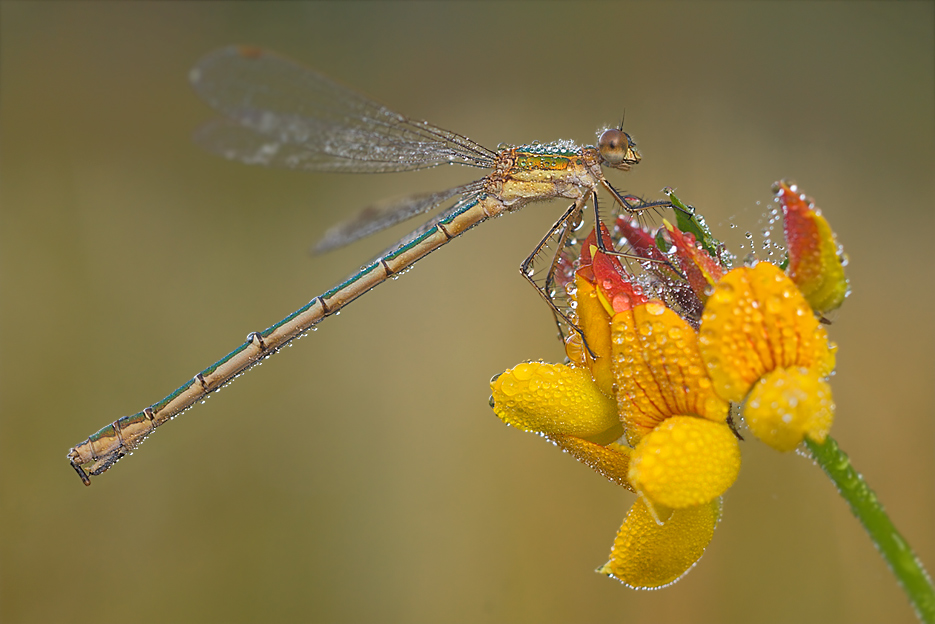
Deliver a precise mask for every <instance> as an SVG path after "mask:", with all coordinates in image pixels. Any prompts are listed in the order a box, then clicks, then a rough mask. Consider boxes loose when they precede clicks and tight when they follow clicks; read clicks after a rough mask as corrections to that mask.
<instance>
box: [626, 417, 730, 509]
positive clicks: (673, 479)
mask: <svg viewBox="0 0 935 624" xmlns="http://www.w3.org/2000/svg"><path fill="white" fill-rule="evenodd" d="M739 471H740V447H739V445H738V444H737V438H736V437H735V436H734V434H733V432H731V430H730V428H729V427H728V426H727V425H725V424H719V423H715V422H711V421H709V420H704V419H702V418H695V417H693V416H673V417H672V418H669V419H667V420H666V421H665V422H663V423H662V424H661V425H659V426H658V427H656V428H655V429H654V430H653V431H652V432H651V433H649V434H648V435H647V436H645V437H644V438H643V439H642V441H640V443H639V444H638V445H637V447H636V449H634V451H633V455H632V456H631V458H630V472H629V479H630V483H632V484H633V486H634V487H635V488H636V489H637V490H638V491H639V492H641V493H642V494H644V495H645V496H646V497H647V498H648V499H649V501H648V502H649V503H651V504H653V505H662V506H664V507H671V508H672V509H684V508H686V507H691V506H694V505H701V504H704V503H707V502H710V501H712V500H714V499H716V498H718V497H719V496H720V495H721V494H723V493H724V492H725V491H726V490H727V488H729V487H730V486H731V485H733V483H734V481H735V480H736V479H737V473H738V472H739Z"/></svg>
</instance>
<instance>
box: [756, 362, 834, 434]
mask: <svg viewBox="0 0 935 624" xmlns="http://www.w3.org/2000/svg"><path fill="white" fill-rule="evenodd" d="M744 420H745V421H746V423H747V426H748V427H749V428H750V431H752V432H753V434H754V435H755V436H756V437H758V438H759V439H760V440H762V441H763V442H766V443H767V444H769V445H770V446H772V447H773V448H774V449H776V450H777V451H783V452H786V451H791V450H793V449H795V447H797V446H798V445H799V443H800V442H802V439H803V438H804V437H805V436H806V435H807V436H808V437H809V438H811V439H812V440H815V441H816V442H824V440H825V437H826V436H827V435H828V432H829V431H830V430H831V423H832V421H833V420H834V400H833V399H832V396H831V387H830V386H829V385H828V384H827V382H825V381H824V380H822V379H821V377H820V375H819V373H818V372H817V371H813V370H809V369H807V368H780V369H777V370H774V371H772V372H770V373H768V374H767V375H766V376H765V377H763V378H762V379H761V380H760V381H758V382H757V383H756V385H755V386H753V390H751V391H750V396H749V397H748V398H747V403H746V405H745V406H744Z"/></svg>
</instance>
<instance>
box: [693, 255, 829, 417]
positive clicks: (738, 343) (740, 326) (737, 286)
mask: <svg viewBox="0 0 935 624" xmlns="http://www.w3.org/2000/svg"><path fill="white" fill-rule="evenodd" d="M698 345H699V348H700V350H701V356H702V358H703V359H704V362H705V365H706V366H707V369H708V374H709V375H710V376H711V380H712V381H713V382H714V388H715V390H716V391H717V393H718V394H719V395H720V396H721V397H722V398H724V399H726V400H728V401H735V402H740V401H742V400H743V398H744V396H746V394H747V392H749V390H750V388H751V387H752V386H753V384H755V383H756V382H757V380H759V379H760V377H762V376H763V375H764V374H766V373H767V372H768V371H771V370H774V369H776V368H784V367H792V366H805V367H808V368H816V369H825V368H828V366H829V358H832V359H831V360H830V362H831V365H832V366H833V356H832V355H831V354H830V353H829V348H828V341H827V334H826V333H825V331H824V329H822V328H821V327H820V326H819V324H818V320H817V319H816V318H815V316H814V315H813V314H812V309H811V307H810V306H809V305H808V302H806V301H805V298H804V297H803V296H802V293H801V292H799V289H798V288H797V287H796V285H795V284H794V283H792V281H791V280H790V279H789V278H788V277H786V275H785V274H784V273H783V272H782V271H780V270H779V269H778V268H777V267H775V266H774V265H772V264H770V263H768V262H760V263H759V264H757V265H756V266H755V267H753V268H752V269H751V268H748V267H742V268H739V269H734V270H733V271H731V272H730V273H728V274H727V275H725V276H724V277H723V278H722V279H721V281H720V282H718V285H717V287H716V288H715V290H714V293H713V294H712V295H711V296H710V297H709V298H708V301H707V303H706V304H705V310H704V314H702V317H701V330H700V332H699V337H698Z"/></svg>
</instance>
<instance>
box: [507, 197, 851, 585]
mask: <svg viewBox="0 0 935 624" xmlns="http://www.w3.org/2000/svg"><path fill="white" fill-rule="evenodd" d="M776 188H777V193H778V195H779V200H780V201H781V202H782V204H783V208H784V214H785V216H786V233H787V237H789V238H790V241H789V256H790V257H789V271H790V276H791V278H792V279H790V277H788V276H786V274H785V273H783V271H782V270H781V269H779V268H778V267H776V266H774V265H772V264H769V263H767V262H760V263H759V264H756V265H755V266H753V267H743V268H738V269H734V270H732V271H728V270H727V269H728V265H729V262H730V260H729V258H730V257H731V256H730V254H728V253H726V250H724V248H723V245H720V243H718V242H717V241H716V240H715V239H714V238H713V237H712V236H711V234H710V232H709V231H708V230H707V228H706V227H705V225H704V222H703V219H700V218H697V216H696V215H695V214H694V212H693V211H692V210H690V209H689V208H687V207H685V206H684V205H683V204H681V202H679V201H678V199H677V198H676V197H675V196H674V195H671V194H670V197H671V198H672V200H673V205H675V206H676V207H677V208H679V210H681V212H680V213H677V218H678V222H679V226H680V227H681V228H682V229H686V228H687V230H686V231H685V232H683V231H682V230H680V229H679V228H677V227H675V226H673V225H671V224H669V223H668V222H665V223H664V227H665V233H664V235H661V234H660V233H656V234H652V233H650V232H647V231H645V230H643V229H642V228H640V227H639V226H638V225H636V224H634V223H632V222H630V221H627V220H618V222H617V227H618V233H619V234H620V235H621V236H623V237H624V238H626V239H627V240H628V241H629V242H630V244H631V248H632V249H633V250H634V252H635V253H637V254H639V255H641V256H642V257H644V258H646V259H648V260H651V261H652V262H653V263H655V264H651V265H650V266H649V267H648V268H647V270H646V271H645V274H644V280H643V281H642V282H638V281H637V280H636V278H634V277H633V276H631V275H629V274H628V273H627V272H626V271H625V270H624V268H623V265H622V264H621V263H620V261H619V259H618V258H617V257H616V256H614V255H611V254H607V253H604V252H601V251H600V250H599V249H598V248H597V246H596V243H595V240H596V239H595V234H594V232H592V233H591V235H590V236H589V237H588V238H587V240H585V241H584V243H583V245H582V247H581V254H580V257H579V259H578V262H577V267H578V268H577V269H576V270H575V272H574V275H573V277H572V276H571V275H570V274H569V275H567V276H566V278H565V280H566V282H571V281H572V279H573V282H574V287H573V288H571V289H570V290H569V292H570V293H573V294H570V295H569V297H570V298H571V300H572V304H573V306H572V307H573V309H574V315H575V319H574V321H575V323H576V327H575V330H576V331H573V332H572V333H571V335H570V337H569V339H568V340H566V354H567V355H568V358H569V360H570V362H571V365H563V364H546V363H543V362H527V363H524V364H520V365H518V366H516V367H515V368H513V369H511V370H507V371H506V372H505V373H503V374H501V375H498V376H497V377H495V378H494V379H493V380H491V391H492V396H491V407H492V408H493V409H494V412H495V413H496V414H497V416H498V417H500V419H501V420H503V421H504V422H505V423H507V424H509V425H512V426H514V427H517V428H519V429H522V430H524V431H531V432H535V433H538V434H540V435H542V436H543V437H545V438H547V439H549V440H550V441H552V442H553V443H554V444H555V445H556V446H558V447H559V448H561V449H562V450H563V451H565V452H567V453H569V454H570V455H571V456H572V457H574V458H575V459H577V460H578V461H580V462H582V463H584V464H586V465H588V466H589V467H591V468H592V469H594V470H595V471H597V472H598V473H600V474H601V475H603V476H604V477H605V478H607V479H608V480H610V481H612V482H614V483H616V484H618V485H621V486H623V487H624V488H626V489H628V490H630V491H633V492H636V493H637V494H638V498H637V500H636V501H635V503H634V504H633V506H632V507H631V509H630V511H629V513H628V514H627V516H626V518H625V519H624V522H623V525H622V526H621V528H620V531H619V532H618V535H617V538H616V540H615V541H614V545H613V548H612V550H611V553H610V559H609V561H608V562H607V563H606V564H604V565H603V566H602V567H601V568H600V569H599V570H598V571H599V572H601V573H603V574H606V575H608V576H611V577H614V578H616V579H618V580H620V581H621V582H623V583H625V584H626V585H628V586H630V587H634V588H641V589H650V588H658V587H662V586H664V585H667V584H670V583H673V582H674V581H676V580H678V579H679V578H680V577H681V576H682V575H683V574H685V573H686V572H687V571H688V570H689V569H690V568H691V567H692V566H693V565H694V564H695V562H697V560H698V559H699V558H700V557H701V555H702V553H703V552H704V549H705V548H706V547H707V545H708V543H709V542H710V540H711V538H712V536H713V534H714V527H715V526H716V525H717V522H718V520H719V519H720V515H721V495H722V494H723V493H724V492H725V491H726V490H727V489H728V488H729V487H730V486H731V485H732V484H733V483H734V481H735V480H736V478H737V474H738V472H739V469H740V449H739V445H738V443H737V440H738V438H739V435H738V434H736V432H735V431H733V430H732V423H731V421H730V420H729V414H730V404H731V403H741V402H744V401H745V408H744V419H745V422H746V424H747V425H748V427H749V428H750V430H751V431H752V432H753V433H754V434H755V435H756V436H757V437H759V438H760V439H761V440H763V441H765V442H766V443H767V444H770V445H771V446H773V447H774V448H776V449H778V450H781V451H788V450H791V449H794V448H795V447H796V446H797V445H798V444H799V443H800V442H801V441H802V439H803V438H804V437H805V436H808V437H810V438H811V439H814V440H816V441H819V442H821V441H823V440H824V439H825V437H826V436H827V434H828V431H829V429H830V427H831V423H832V420H833V417H834V402H833V400H832V397H831V389H830V387H829V386H828V383H827V382H826V381H825V378H826V377H827V376H828V375H829V374H830V373H831V372H832V370H833V369H834V363H835V349H836V347H835V346H834V345H833V344H831V343H829V342H828V337H827V334H826V332H825V329H824V327H823V326H822V325H821V323H820V322H819V320H818V318H817V317H816V313H817V314H821V313H823V312H825V311H828V310H831V309H833V308H835V307H837V306H838V305H840V303H841V300H843V298H844V296H845V295H846V292H847V280H846V279H845V278H844V274H843V263H842V262H841V261H840V259H839V257H838V252H837V246H836V243H835V242H834V236H833V234H832V233H831V230H830V228H829V227H828V225H827V222H826V221H825V220H824V219H823V218H822V217H821V216H820V215H818V214H817V213H815V211H814V210H813V206H812V204H811V203H809V202H806V201H805V200H804V199H803V197H802V196H800V195H797V194H796V191H795V189H794V187H789V186H788V185H786V184H784V183H779V184H778V185H777V187H776ZM600 227H601V228H603V240H605V241H610V240H613V238H612V236H611V233H610V232H609V231H607V229H606V228H604V226H603V224H602V225H601V226H600ZM659 240H666V241H667V242H666V246H671V255H669V256H667V255H666V254H665V253H663V252H662V250H661V248H659V247H656V243H657V241H659ZM565 260H566V259H563V260H562V261H563V262H564V261H565ZM673 260H674V262H675V263H677V265H678V269H676V266H675V264H674V263H673ZM816 263H817V264H818V265H820V266H818V267H817V268H816V266H815V265H816ZM646 289H648V290H646ZM644 290H646V293H648V292H652V296H649V295H648V294H644ZM803 293H804V294H803ZM696 328H698V329H697V331H696Z"/></svg>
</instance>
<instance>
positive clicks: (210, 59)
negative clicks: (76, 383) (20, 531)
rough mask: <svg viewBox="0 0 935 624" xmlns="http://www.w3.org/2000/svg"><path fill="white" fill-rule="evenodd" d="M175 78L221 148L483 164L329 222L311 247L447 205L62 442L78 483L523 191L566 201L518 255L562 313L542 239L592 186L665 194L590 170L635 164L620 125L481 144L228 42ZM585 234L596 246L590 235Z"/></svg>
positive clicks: (322, 164)
mask: <svg viewBox="0 0 935 624" xmlns="http://www.w3.org/2000/svg"><path fill="white" fill-rule="evenodd" d="M189 78H190V80H191V83H192V85H193V86H194V88H195V91H196V92H197V93H198V95H200V96H201V97H202V98H203V99H204V100H205V101H206V102H207V103H208V104H210V105H211V106H212V107H213V108H215V109H216V110H217V111H218V112H219V113H221V115H222V116H223V118H222V119H218V120H216V121H214V122H211V123H209V124H208V125H206V126H204V127H203V128H202V129H201V130H200V131H199V133H198V135H197V140H198V142H199V143H201V144H202V145H203V146H205V147H206V148H207V149H209V150H211V151H213V152H216V153H218V154H220V155H222V156H224V157H226V158H229V159H232V160H239V161H242V162H245V163H248V164H261V165H267V166H280V167H287V168H290V169H302V170H308V171H334V172H362V173H368V172H369V173H373V172H387V171H412V170H416V169H425V168H429V167H435V166H438V165H442V164H460V165H466V166H469V167H478V168H483V169H489V170H491V171H490V172H489V173H488V174H487V175H486V176H484V177H482V178H480V179H479V180H477V181H474V182H471V183H469V184H465V185H463V186H458V187H455V188H452V189H448V190H447V191H442V192H440V193H431V194H422V195H413V196H410V197H407V198H405V199H402V200H399V201H395V202H391V203H387V204H384V205H381V206H378V207H373V208H371V209H368V210H365V211H363V212H362V213H361V214H360V215H359V216H358V217H357V218H355V219H352V220H351V221H348V222H345V223H343V224H341V225H339V226H337V227H335V228H332V229H331V230H329V231H328V232H327V233H326V235H325V237H324V239H323V240H322V242H321V243H320V244H319V246H318V250H319V251H322V250H326V249H331V248H334V247H339V246H341V245H345V244H347V243H349V242H351V241H354V240H357V239H358V238H361V237H363V236H367V235H368V234H372V233H374V232H376V231H379V230H382V229H384V228H387V227H389V226H391V225H394V224H396V223H399V222H401V221H403V220H405V219H408V218H409V217H413V216H415V215H419V214H422V213H425V212H428V211H430V210H432V209H434V208H437V207H439V206H441V205H443V204H446V203H449V202H450V203H451V205H450V206H448V207H447V208H445V209H444V210H442V211H441V212H440V213H439V214H438V215H437V216H435V217H433V218H431V219H430V220H429V221H428V222H427V223H425V224H424V225H423V226H422V227H420V228H418V229H416V230H415V231H414V232H412V233H411V234H409V235H408V236H406V237H404V238H403V239H402V240H400V241H399V242H398V243H397V244H396V245H394V246H393V247H392V248H390V249H389V250H387V251H386V252H384V253H382V254H380V255H379V256H378V257H377V258H376V259H374V260H373V261H372V262H370V263H369V264H367V265H366V266H365V267H364V268H362V269H361V270H360V271H358V272H356V273H354V274H353V275H351V276H350V277H348V278H347V279H346V280H345V281H343V282H341V283H340V284H338V285H337V286H335V287H334V288H332V289H331V290H329V291H327V292H326V293H323V294H321V295H319V296H317V297H315V298H314V299H312V300H311V301H310V302H309V303H308V304H307V305H305V306H303V307H301V308H299V309H298V310H296V311H295V312H293V313H292V314H290V315H289V316H287V317H286V318H284V319H282V320H281V321H279V322H278V323H276V324H275V325H273V326H272V327H269V328H268V329H266V330H264V331H255V332H251V333H250V334H249V335H248V336H247V340H246V342H244V343H243V344H242V345H240V346H239V347H238V348H236V349H235V350H234V351H232V352H231V353H229V354H227V355H226V356H224V357H223V358H221V359H220V360H218V361H217V362H215V363H214V364H212V365H211V366H209V367H208V368H206V369H204V370H203V371H201V372H200V373H198V374H197V375H195V376H194V378H193V379H192V380H191V381H189V382H187V383H185V384H184V385H182V386H181V387H179V388H178V389H176V390H175V391H174V392H172V393H171V394H169V395H168V396H167V397H165V398H164V399H162V400H161V401H159V402H157V403H154V404H153V405H150V406H149V407H147V408H146V409H144V410H143V411H141V412H137V413H136V414H132V415H130V416H124V417H123V418H120V419H118V420H116V421H115V422H113V423H111V424H109V425H107V426H106V427H104V428H103V429H101V430H100V431H98V432H97V433H95V434H93V435H91V436H90V437H89V438H88V439H87V440H85V441H84V442H82V443H80V444H78V445H77V446H75V447H74V448H72V449H71V450H70V451H69V453H68V460H69V461H70V462H71V465H72V467H74V469H75V470H76V471H77V472H78V475H79V476H80V477H81V480H82V481H83V482H84V483H85V485H90V483H91V481H90V475H99V474H101V473H102V472H104V471H105V470H107V469H108V468H109V467H110V466H112V465H113V464H114V463H115V462H116V461H117V460H119V459H120V458H121V457H123V456H124V455H126V454H127V453H128V452H130V451H132V450H133V449H134V448H135V447H136V446H138V445H139V444H140V443H141V442H142V441H143V439H144V438H146V436H148V435H149V434H150V433H152V431H153V430H154V429H155V428H156V427H158V426H160V425H161V424H163V423H164V422H166V421H168V420H170V419H171V418H173V417H174V416H176V415H178V414H180V413H181V412H182V411H184V410H186V409H188V408H189V407H191V406H192V405H194V404H195V403H196V402H197V401H200V400H202V399H203V398H204V397H205V396H206V395H207V394H209V393H210V392H213V391H214V390H217V389H218V388H220V387H221V386H223V385H225V384H227V383H228V382H230V381H231V380H232V379H233V378H234V377H236V376H237V375H239V374H240V373H242V372H244V371H245V370H246V369H248V368H250V367H251V366H253V365H254V364H256V363H257V362H259V361H261V360H263V359H265V358H267V357H269V356H270V355H272V354H273V353H276V352H277V351H278V350H279V349H281V348H282V347H283V346H284V345H286V344H287V343H289V342H290V341H292V340H294V339H295V338H297V337H299V336H302V335H303V334H305V333H306V332H308V331H309V330H310V329H312V328H313V327H314V326H315V325H316V324H318V323H319V322H320V321H321V320H322V319H324V318H326V317H328V316H331V315H332V314H335V313H337V312H338V311H339V310H340V309H341V308H343V307H344V306H345V305H347V304H348V303H350V302H351V301H353V300H354V299H356V298H357V297H359V296H360V295H362V294H364V293H365V292H367V291H368V290H370V289H371V288H373V287H374V286H376V285H377V284H380V283H381V282H383V281H385V280H386V279H387V278H390V277H392V276H394V275H396V274H398V273H399V272H400V271H403V270H405V269H407V268H408V267H410V266H412V265H413V264H414V263H415V262H416V261H418V260H419V259H421V258H423V257H424V256H426V255H427V254H429V253H430V252H432V251H434V250H436V249H438V248H439V247H441V246H442V245H444V244H445V243H447V242H448V241H450V240H451V239H453V238H455V237H457V236H459V235H461V234H462V233H463V232H465V231H466V230H468V229H470V228H472V227H474V226H475V225H477V224H478V223H481V222H483V221H486V220H487V219H490V218H492V217H496V216H499V215H501V214H504V213H507V212H512V211H514V210H517V209H519V208H521V207H522V206H524V205H525V204H527V203H529V202H534V201H542V200H547V199H553V198H559V197H561V198H566V199H570V200H572V204H571V205H570V206H569V207H568V208H567V210H566V211H565V212H564V214H563V215H562V217H561V218H560V219H559V220H558V221H557V222H556V224H555V225H554V226H553V227H552V228H551V230H550V231H549V233H548V234H547V235H546V236H545V237H544V238H543V239H542V242H541V243H540V244H539V245H538V246H537V247H536V249H534V250H533V252H532V254H530V256H529V257H528V258H527V259H526V260H525V261H524V262H523V264H522V267H521V270H522V273H523V275H524V276H525V277H526V279H527V280H529V281H530V282H531V283H533V285H534V286H537V289H538V290H539V292H540V293H541V294H542V295H543V297H544V298H545V299H546V301H547V302H548V303H549V304H550V305H551V306H552V310H553V312H554V313H555V314H556V315H557V317H556V318H558V317H559V316H563V315H562V312H561V311H560V310H559V309H558V308H557V307H556V306H555V304H554V303H553V301H552V297H551V296H550V294H549V290H550V285H549V281H550V280H551V278H552V275H553V273H554V271H555V265H556V260H554V259H553V261H552V266H551V267H550V270H549V275H548V277H547V279H546V284H545V287H544V288H543V287H542V286H541V285H539V284H537V283H535V282H534V280H533V278H532V276H531V271H530V269H531V266H532V263H533V260H534V259H535V258H536V257H537V256H538V254H539V253H540V252H541V251H542V249H543V247H544V246H545V245H547V243H548V241H550V240H555V239H557V240H558V247H559V249H561V247H562V245H564V243H565V242H566V241H567V240H568V237H569V233H570V232H571V230H572V229H573V227H575V226H576V225H577V223H578V222H579V221H580V217H581V211H582V209H583V208H584V207H585V205H586V204H587V203H588V202H589V201H590V202H591V203H592V205H593V206H594V212H595V219H599V216H598V214H597V192H598V190H599V188H600V187H603V188H604V189H606V190H607V191H608V192H609V193H610V195H611V196H612V197H613V199H614V200H615V201H616V202H617V203H618V204H620V206H622V207H623V208H624V209H625V210H628V211H639V210H642V209H645V208H646V207H648V206H654V205H669V204H668V202H654V203H650V204H646V203H642V202H640V201H639V200H638V199H637V198H635V197H633V196H629V195H622V194H621V193H619V192H618V191H617V190H615V189H614V188H613V186H611V185H610V183H609V182H607V180H606V179H605V178H604V172H603V170H602V167H605V166H606V167H610V168H612V169H617V170H620V171H627V170H629V169H630V167H631V166H633V165H635V164H637V163H639V162H640V154H639V152H638V151H637V150H636V147H635V146H634V144H633V141H632V139H631V138H630V136H629V135H628V134H627V133H625V132H623V129H622V127H621V128H610V129H607V130H604V131H603V132H602V133H601V134H600V137H599V140H598V144H597V147H593V146H586V147H580V146H578V145H575V144H574V143H572V142H570V141H558V142H555V143H533V144H531V145H521V146H516V147H506V148H501V149H498V150H497V151H492V150H489V149H487V148H485V147H483V146H481V145H479V144H477V143H475V142H474V141H472V140H470V139H468V138H466V137H463V136H461V135H459V134H456V133H454V132H449V131H448V130H443V129H441V128H439V127H437V126H434V125H432V124H430V123H428V122H425V121H418V120H415V119H409V118H407V117H405V116H403V115H400V114H398V113H395V112H393V111H391V110H389V109H387V108H386V107H384V106H381V105H379V104H377V103H375V102H373V101H371V100H369V99H367V98H365V97H363V96H362V95H359V94H358V93H355V92H354V91H351V90H349V89H347V88H345V87H342V86H340V85H338V84H336V83H335V82H332V81H331V80H330V79H328V78H326V77H325V76H322V75H321V74H319V73H317V72H315V71H312V70H310V69H308V68H305V67H303V66H301V65H299V64H296V63H294V62H292V61H290V60H287V59H285V58H282V57H280V56H277V55H275V54H272V53H269V52H266V51H263V50H259V49H256V48H248V47H230V48H225V49H222V50H218V51H216V52H214V53H212V54H209V55H208V56H206V57H205V58H203V59H202V60H201V61H200V62H199V63H198V64H197V65H195V67H194V68H193V69H192V70H191V73H190V76H189ZM599 244H600V246H601V247H604V244H603V242H600V241H599Z"/></svg>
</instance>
